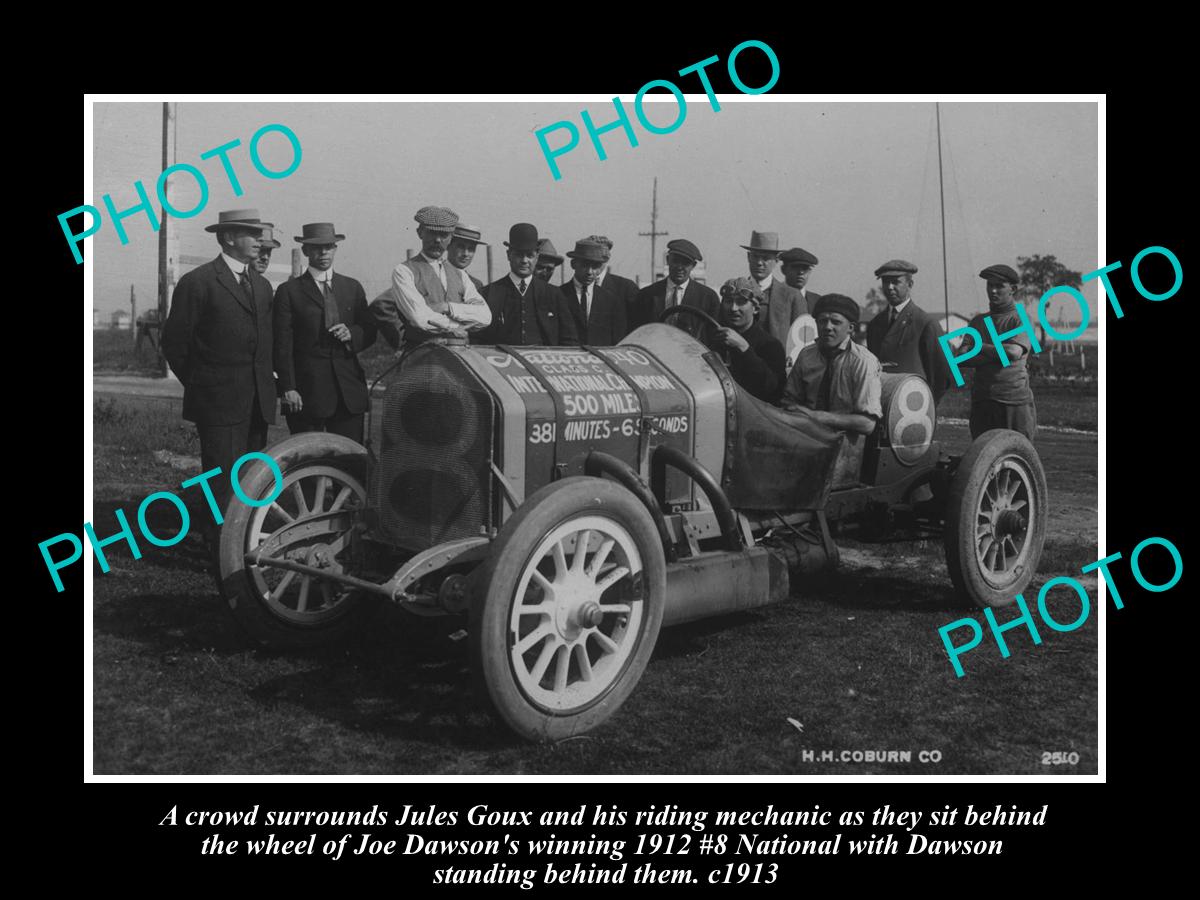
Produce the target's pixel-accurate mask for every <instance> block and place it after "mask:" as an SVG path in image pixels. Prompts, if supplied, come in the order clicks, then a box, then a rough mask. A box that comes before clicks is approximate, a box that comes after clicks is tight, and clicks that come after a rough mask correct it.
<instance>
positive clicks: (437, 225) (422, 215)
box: [413, 206, 458, 231]
mask: <svg viewBox="0 0 1200 900" xmlns="http://www.w3.org/2000/svg"><path fill="white" fill-rule="evenodd" d="M413 219H415V220H416V222H417V224H418V225H424V226H425V227H426V228H429V229H431V230H432V231H453V230H454V226H455V225H457V224H458V213H456V212H455V211H454V210H452V209H447V208H446V207H444V206H422V207H421V208H420V209H418V210H417V214H416V215H415V216H413Z"/></svg>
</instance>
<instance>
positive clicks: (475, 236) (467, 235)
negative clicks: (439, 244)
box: [446, 222, 487, 297]
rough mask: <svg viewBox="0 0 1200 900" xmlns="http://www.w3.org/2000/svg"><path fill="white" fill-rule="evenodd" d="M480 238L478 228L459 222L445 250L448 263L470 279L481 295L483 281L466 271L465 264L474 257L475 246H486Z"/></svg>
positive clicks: (469, 262) (481, 235) (468, 263)
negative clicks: (448, 246)
mask: <svg viewBox="0 0 1200 900" xmlns="http://www.w3.org/2000/svg"><path fill="white" fill-rule="evenodd" d="M482 238H483V233H482V232H481V231H480V230H479V229H478V228H472V227H471V226H470V225H464V224H463V223H462V222H459V223H458V224H457V225H455V226H454V237H452V238H451V239H450V248H449V249H448V250H447V251H446V257H447V259H449V260H450V265H452V266H454V268H456V269H458V270H459V271H460V272H462V273H464V274H465V275H466V276H467V277H468V278H470V279H471V283H472V284H473V285H475V290H477V291H479V295H480V296H481V297H482V296H483V282H482V281H480V280H479V279H478V278H476V277H475V276H474V275H472V274H471V273H470V272H468V271H467V266H469V265H471V260H473V259H474V258H475V250H476V248H478V247H479V245H480V244H482V245H483V246H484V247H486V246H487V241H485V240H482Z"/></svg>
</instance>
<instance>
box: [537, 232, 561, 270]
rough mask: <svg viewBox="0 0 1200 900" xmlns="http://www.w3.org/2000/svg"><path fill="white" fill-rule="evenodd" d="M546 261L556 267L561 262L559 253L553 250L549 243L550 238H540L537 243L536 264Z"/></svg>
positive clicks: (552, 245)
mask: <svg viewBox="0 0 1200 900" xmlns="http://www.w3.org/2000/svg"><path fill="white" fill-rule="evenodd" d="M542 260H547V261H550V262H553V263H555V264H556V265H557V264H558V263H560V262H562V261H563V258H562V256H561V255H560V254H559V252H558V251H557V250H556V249H554V244H552V243H551V242H550V238H542V239H541V240H539V241H538V262H539V263H540V262H541V261H542Z"/></svg>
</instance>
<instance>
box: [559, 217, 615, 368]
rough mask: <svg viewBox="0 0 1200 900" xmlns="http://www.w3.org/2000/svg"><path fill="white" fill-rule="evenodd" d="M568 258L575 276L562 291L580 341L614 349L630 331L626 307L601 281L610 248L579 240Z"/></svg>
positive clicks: (568, 253)
mask: <svg viewBox="0 0 1200 900" xmlns="http://www.w3.org/2000/svg"><path fill="white" fill-rule="evenodd" d="M567 256H568V257H569V258H570V260H571V268H572V270H574V272H575V277H574V278H572V279H571V280H570V281H569V282H567V283H566V284H564V285H562V286H561V287H560V288H559V290H560V291H562V294H563V296H564V297H566V299H567V305H568V306H569V307H570V309H571V314H572V315H573V316H574V317H575V330H576V331H577V332H578V333H579V339H580V341H581V342H582V343H584V344H591V345H594V346H597V347H613V346H615V345H616V344H618V343H619V342H620V340H621V338H623V337H625V335H626V333H627V332H628V330H629V329H628V327H627V326H626V317H625V304H624V303H623V302H622V301H621V299H620V298H619V297H618V296H617V295H616V294H614V293H612V292H611V291H609V290H608V289H607V288H605V287H603V286H602V285H601V284H600V283H599V281H598V278H599V275H600V270H601V269H603V268H604V262H605V260H606V259H607V258H608V251H607V249H606V248H605V246H604V245H603V244H597V243H595V242H594V241H588V240H582V241H576V242H575V249H574V250H568V251H567Z"/></svg>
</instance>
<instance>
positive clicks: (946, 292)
mask: <svg viewBox="0 0 1200 900" xmlns="http://www.w3.org/2000/svg"><path fill="white" fill-rule="evenodd" d="M933 115H934V118H935V120H936V121H937V145H938V202H939V205H940V207H941V211H942V296H943V297H944V298H945V304H946V318H945V320H944V321H946V322H947V323H949V321H950V273H949V269H948V268H947V261H946V189H945V187H943V185H942V105H941V104H940V103H935V104H933ZM947 327H949V325H948V324H947Z"/></svg>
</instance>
